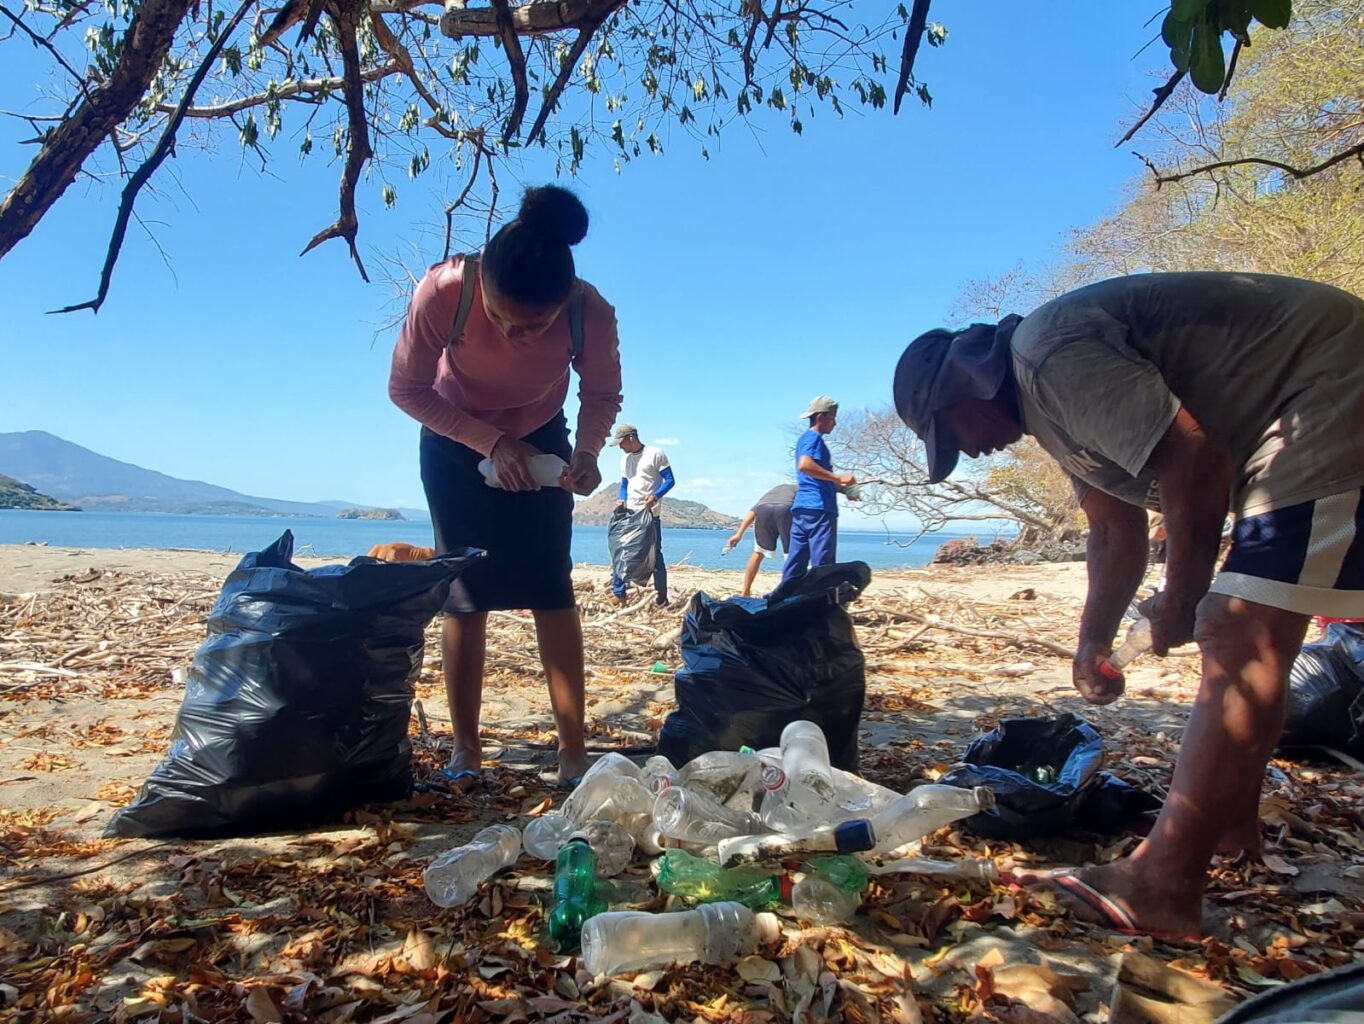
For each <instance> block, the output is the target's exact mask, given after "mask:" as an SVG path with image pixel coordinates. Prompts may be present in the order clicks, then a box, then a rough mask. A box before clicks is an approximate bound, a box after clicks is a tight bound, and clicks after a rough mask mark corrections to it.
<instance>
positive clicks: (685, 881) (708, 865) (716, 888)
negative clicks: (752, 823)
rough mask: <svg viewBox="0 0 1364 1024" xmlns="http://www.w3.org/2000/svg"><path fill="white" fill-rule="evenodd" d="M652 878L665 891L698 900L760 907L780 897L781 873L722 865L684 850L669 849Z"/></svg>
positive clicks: (753, 908)
mask: <svg viewBox="0 0 1364 1024" xmlns="http://www.w3.org/2000/svg"><path fill="white" fill-rule="evenodd" d="M657 871H658V873H657V875H656V876H655V878H654V880H655V881H656V882H658V887H659V888H660V889H662V890H663V891H664V892H666V893H671V894H672V895H674V896H681V897H683V898H685V899H689V900H695V901H696V902H697V903H742V904H743V905H744V906H746V907H748V908H749V909H750V910H759V909H761V908H763V907H765V906H767V905H769V904H771V903H776V902H777V901H779V900H780V899H781V898H782V893H783V881H784V876H782V875H773V874H771V873H770V872H767V871H763V870H761V869H758V868H730V869H725V868H722V867H720V865H719V864H716V863H715V861H713V860H707V859H706V858H705V857H695V856H693V855H692V854H690V853H687V852H686V851H685V850H668V851H667V852H665V853H664V854H663V856H662V857H660V858H659V859H658V861H657Z"/></svg>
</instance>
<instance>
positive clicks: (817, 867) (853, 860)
mask: <svg viewBox="0 0 1364 1024" xmlns="http://www.w3.org/2000/svg"><path fill="white" fill-rule="evenodd" d="M805 868H806V870H807V871H810V872H812V873H814V874H816V875H819V877H820V878H823V879H825V880H827V881H830V882H832V883H833V884H834V885H836V886H838V888H839V889H841V890H842V891H843V892H845V893H847V894H848V895H849V896H856V895H857V894H858V893H860V892H863V891H864V890H865V889H866V888H867V879H868V877H869V876H868V874H867V865H866V864H864V863H862V861H861V860H860V859H859V858H857V857H849V856H846V855H843V854H839V855H837V856H832V857H811V858H810V859H809V860H807V861H806V862H805Z"/></svg>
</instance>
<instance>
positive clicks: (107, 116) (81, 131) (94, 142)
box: [0, 0, 190, 259]
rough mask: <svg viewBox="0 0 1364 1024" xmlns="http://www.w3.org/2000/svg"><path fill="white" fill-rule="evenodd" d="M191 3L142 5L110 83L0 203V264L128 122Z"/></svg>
mask: <svg viewBox="0 0 1364 1024" xmlns="http://www.w3.org/2000/svg"><path fill="white" fill-rule="evenodd" d="M189 4H190V0H144V2H143V4H142V6H141V7H140V8H139V9H138V12H137V14H136V15H135V16H134V18H133V21H132V24H131V25H129V26H128V32H127V35H126V36H125V38H124V43H123V51H122V53H121V54H120V55H119V60H118V65H117V66H116V67H115V68H114V73H113V74H112V75H111V76H110V78H109V81H107V82H106V83H104V84H103V85H102V86H100V87H99V88H98V89H95V90H94V91H93V92H91V93H90V95H89V97H88V98H87V99H86V100H85V101H84V102H83V103H81V105H80V106H79V107H78V108H77V109H76V111H75V113H74V114H72V115H71V116H70V117H69V118H67V119H66V120H64V121H63V122H62V123H61V124H60V125H58V126H57V127H56V128H54V129H52V131H51V132H49V133H48V135H47V137H46V138H45V139H44V140H43V147H42V149H41V150H39V152H38V155H37V156H36V157H35V158H34V160H33V163H31V164H29V167H28V170H27V171H25V172H24V174H23V176H22V177H20V178H19V181H18V183H17V184H16V185H15V186H14V188H13V189H12V190H11V191H10V193H9V195H7V196H6V197H5V200H4V202H3V203H0V259H4V258H5V256H6V255H7V254H8V253H9V251H10V250H11V249H13V248H14V247H15V246H16V245H18V244H19V242H21V241H22V240H23V239H25V238H27V237H28V235H29V233H30V232H32V231H33V229H34V228H35V227H37V226H38V222H39V221H40V220H42V218H43V215H44V214H46V213H47V211H48V209H49V208H50V207H51V206H52V204H53V203H55V202H56V201H57V200H58V199H60V198H61V196H62V193H63V192H65V191H66V189H67V186H69V185H70V184H71V183H72V182H73V181H75V180H76V175H77V174H79V173H80V170H81V167H83V166H84V164H85V161H86V160H88V159H89V158H90V156H91V154H93V153H94V152H95V150H97V149H98V148H99V147H100V146H101V145H103V143H104V140H105V139H107V138H108V137H109V135H110V133H111V132H113V130H114V129H115V128H117V127H118V126H119V125H120V124H122V123H123V122H124V121H125V120H127V118H128V115H129V114H130V113H132V110H133V108H134V107H136V106H137V104H138V103H139V102H140V101H141V99H142V97H143V96H144V95H145V94H146V92H147V87H148V86H149V85H150V84H151V80H152V78H153V77H154V76H155V75H156V72H157V70H158V69H159V68H160V67H161V62H162V61H163V60H165V58H166V53H167V52H168V51H169V50H170V46H171V42H172V41H173V40H174V38H175V32H176V29H177V28H179V26H180V22H181V21H183V20H184V17H185V13H186V12H187V11H188V10H189Z"/></svg>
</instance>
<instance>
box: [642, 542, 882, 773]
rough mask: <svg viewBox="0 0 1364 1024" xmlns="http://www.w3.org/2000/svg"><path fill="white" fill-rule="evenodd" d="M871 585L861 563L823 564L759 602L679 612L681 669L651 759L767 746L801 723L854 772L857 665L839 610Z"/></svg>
mask: <svg viewBox="0 0 1364 1024" xmlns="http://www.w3.org/2000/svg"><path fill="white" fill-rule="evenodd" d="M870 582H871V569H869V568H868V567H867V566H866V564H865V563H863V562H848V563H844V564H839V565H826V566H821V567H820V568H818V569H814V570H812V571H810V572H809V573H807V574H806V575H805V576H803V577H799V578H797V579H794V580H790V581H788V582H787V583H785V584H783V585H782V586H780V587H778V588H777V589H776V590H775V591H773V592H772V594H770V595H769V596H768V597H766V598H751V597H732V598H729V599H728V600H724V601H718V600H716V599H715V598H713V597H711V596H710V595H708V594H704V593H700V594H697V595H696V596H695V597H693V598H692V600H691V603H690V604H689V605H688V606H687V615H686V621H685V623H684V625H683V627H682V641H681V646H682V663H683V668H682V670H681V671H680V672H678V673H677V675H676V677H675V679H674V684H675V686H676V691H677V710H676V711H674V712H672V713H671V714H670V715H668V718H667V721H665V722H664V723H663V729H662V731H661V732H660V733H659V737H658V751H659V753H660V754H663V755H665V756H667V757H668V758H670V759H671V760H672V762H673V764H675V765H678V766H679V767H680V766H681V765H683V764H686V763H687V762H688V761H690V760H691V759H692V758H694V757H696V756H697V755H699V754H704V753H705V752H706V751H709V750H737V749H739V747H741V746H745V745H747V746H750V747H753V748H754V749H761V748H763V747H772V746H776V745H777V743H778V742H779V741H780V739H781V731H782V730H783V729H784V728H786V726H787V725H789V724H790V723H791V722H795V721H798V720H801V719H805V720H807V721H811V722H814V723H815V724H817V725H818V726H819V727H820V728H822V729H823V730H824V735H825V738H826V739H827V740H828V741H829V759H830V760H831V761H832V762H833V763H834V765H836V766H837V767H839V768H843V769H845V770H847V771H856V770H857V726H858V722H859V721H860V720H861V718H862V701H863V698H864V697H865V695H866V687H867V683H866V659H865V658H863V656H862V651H861V649H860V648H858V646H857V637H856V636H855V635H854V632H853V624H852V619H851V617H849V615H848V613H847V611H846V610H845V607H844V606H845V605H847V604H849V603H850V602H851V601H853V600H854V599H855V598H856V597H857V596H858V595H859V594H860V593H862V591H863V590H864V589H865V588H866V586H867V584H868V583H870Z"/></svg>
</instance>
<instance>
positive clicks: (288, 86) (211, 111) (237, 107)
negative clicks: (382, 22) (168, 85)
mask: <svg viewBox="0 0 1364 1024" xmlns="http://www.w3.org/2000/svg"><path fill="white" fill-rule="evenodd" d="M375 36H376V37H377V36H378V33H377V32H376V33H375ZM401 70H402V66H401V65H400V64H399V63H398V62H397V61H396V60H394V61H390V62H388V63H387V64H380V65H379V66H378V67H373V68H369V69H368V70H366V71H364V72H362V73H361V75H360V81H362V82H377V81H379V79H381V78H387V77H388V76H389V75H394V74H397V73H398V72H400V71H401ZM345 84H346V80H345V79H344V78H302V79H299V80H297V81H294V82H284V83H282V84H281V85H279V86H278V87H277V88H276V89H275V91H274V93H273V94H271V93H264V92H258V93H254V94H252V95H250V96H243V97H241V98H240V99H235V100H228V101H227V102H225V103H215V104H214V105H213V106H211V107H191V108H190V109H189V110H186V111H185V116H186V117H191V118H202V119H208V120H211V119H212V118H215V117H231V116H232V115H233V114H238V113H240V112H241V111H243V110H250V109H251V108H252V107H259V106H263V105H265V104H266V103H269V102H270V99H271V97H272V95H273V98H275V99H280V100H287V99H292V98H294V97H295V96H305V95H309V94H312V93H318V92H334V91H336V90H338V89H343V88H344V87H345ZM156 109H157V110H158V111H159V112H160V113H162V114H171V113H174V112H175V107H173V106H171V105H170V104H169V103H162V104H158V105H157V108H156Z"/></svg>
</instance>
